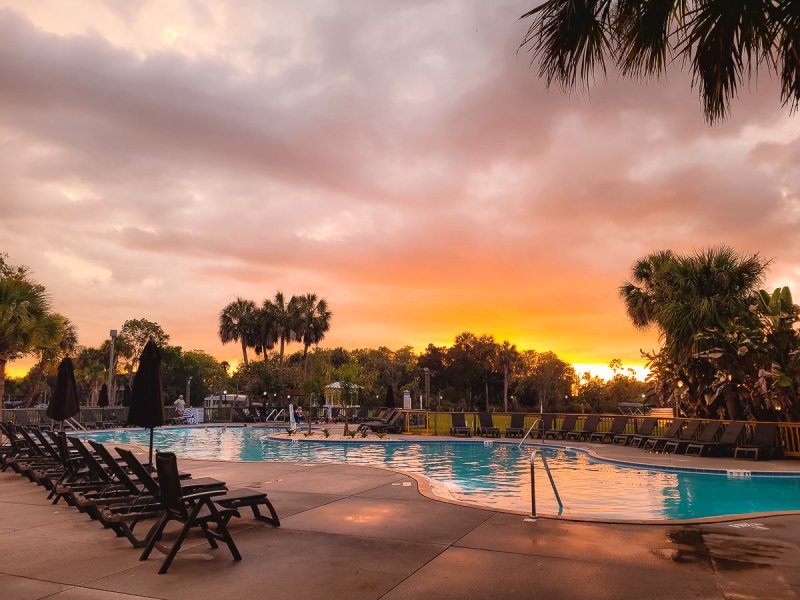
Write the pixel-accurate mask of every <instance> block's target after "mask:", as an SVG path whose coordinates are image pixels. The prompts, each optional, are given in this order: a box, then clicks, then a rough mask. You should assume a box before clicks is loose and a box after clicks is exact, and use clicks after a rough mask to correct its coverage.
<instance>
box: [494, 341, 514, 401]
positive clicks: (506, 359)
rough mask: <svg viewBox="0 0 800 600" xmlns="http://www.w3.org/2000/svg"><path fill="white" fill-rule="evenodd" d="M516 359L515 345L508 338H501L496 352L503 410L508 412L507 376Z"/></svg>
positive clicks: (512, 370) (512, 368)
mask: <svg viewBox="0 0 800 600" xmlns="http://www.w3.org/2000/svg"><path fill="white" fill-rule="evenodd" d="M518 360H519V352H517V347H516V346H515V345H514V344H512V343H511V342H509V341H508V340H503V344H502V345H501V346H500V349H499V352H498V364H499V365H500V368H501V369H502V370H503V412H508V376H509V374H511V373H513V372H514V367H515V366H516V364H517V361H518Z"/></svg>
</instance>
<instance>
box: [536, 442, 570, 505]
mask: <svg viewBox="0 0 800 600" xmlns="http://www.w3.org/2000/svg"><path fill="white" fill-rule="evenodd" d="M537 454H538V455H539V456H540V457H541V459H542V464H543V465H544V470H545V472H547V478H548V479H549V480H550V487H552V488H553V493H554V494H555V496H556V501H557V502H558V514H559V515H560V514H561V511H562V510H564V503H563V502H561V494H559V493H558V487H556V482H555V480H554V479H553V474H552V473H551V472H550V465H548V464H547V457H545V455H544V454H543V453H541V452H540V451H539V450H537V449H534V450H533V451H532V452H531V518H533V519H535V518H536V455H537Z"/></svg>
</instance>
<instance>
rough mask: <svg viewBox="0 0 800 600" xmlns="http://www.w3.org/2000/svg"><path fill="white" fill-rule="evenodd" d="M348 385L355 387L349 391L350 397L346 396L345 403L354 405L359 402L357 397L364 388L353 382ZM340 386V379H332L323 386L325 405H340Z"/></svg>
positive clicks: (341, 386)
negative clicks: (331, 381) (332, 380)
mask: <svg viewBox="0 0 800 600" xmlns="http://www.w3.org/2000/svg"><path fill="white" fill-rule="evenodd" d="M350 385H351V386H352V387H353V388H355V391H351V392H350V393H351V397H350V398H347V404H348V405H349V406H354V405H357V404H359V403H360V401H359V398H360V397H361V393H362V391H363V389H364V388H363V387H361V386H360V385H356V384H355V383H353V384H350ZM342 388H343V385H342V382H341V381H334V382H333V383H329V384H328V385H326V386H325V406H342Z"/></svg>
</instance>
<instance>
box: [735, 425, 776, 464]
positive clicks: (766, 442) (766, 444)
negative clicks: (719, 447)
mask: <svg viewBox="0 0 800 600" xmlns="http://www.w3.org/2000/svg"><path fill="white" fill-rule="evenodd" d="M777 440H778V424H777V423H756V424H755V427H754V428H753V437H752V438H751V439H750V442H749V443H747V444H742V445H740V446H736V450H735V451H734V453H733V457H734V458H751V457H752V458H753V459H754V460H760V459H761V458H762V457H764V455H766V457H765V458H767V459H771V458H772V457H773V455H774V454H775V452H776V451H777V450H778V443H777Z"/></svg>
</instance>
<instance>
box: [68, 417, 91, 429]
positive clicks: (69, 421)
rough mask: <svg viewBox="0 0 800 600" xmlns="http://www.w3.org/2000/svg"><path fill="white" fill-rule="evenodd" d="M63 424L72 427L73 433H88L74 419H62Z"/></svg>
mask: <svg viewBox="0 0 800 600" xmlns="http://www.w3.org/2000/svg"><path fill="white" fill-rule="evenodd" d="M64 422H65V423H67V424H68V425H69V426H70V427H72V428H73V429H74V430H75V431H80V430H83V431H88V430H87V429H86V427H84V426H83V424H82V423H81V422H80V421H76V420H75V419H74V418H71V419H64Z"/></svg>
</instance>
